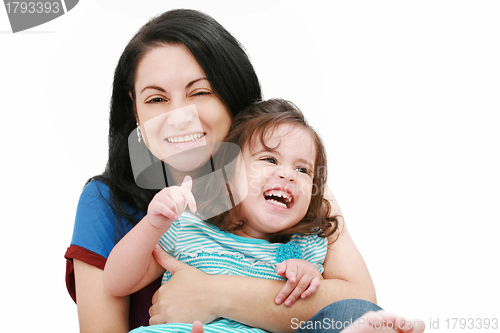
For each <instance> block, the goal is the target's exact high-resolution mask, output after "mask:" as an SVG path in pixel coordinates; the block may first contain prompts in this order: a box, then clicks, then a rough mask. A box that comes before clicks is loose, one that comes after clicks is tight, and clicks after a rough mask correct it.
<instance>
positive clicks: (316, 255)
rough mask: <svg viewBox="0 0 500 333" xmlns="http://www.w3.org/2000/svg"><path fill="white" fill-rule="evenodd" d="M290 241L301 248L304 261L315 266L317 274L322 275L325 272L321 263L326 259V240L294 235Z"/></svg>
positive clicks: (315, 236)
mask: <svg viewBox="0 0 500 333" xmlns="http://www.w3.org/2000/svg"><path fill="white" fill-rule="evenodd" d="M291 241H292V242H294V243H296V244H297V245H299V246H300V247H301V248H302V253H303V256H304V259H305V260H307V261H309V262H310V263H312V264H313V265H314V266H316V268H318V270H319V272H320V273H321V274H323V271H324V270H325V268H324V267H323V263H324V262H325V258H326V250H327V246H328V238H326V237H319V236H317V235H308V236H300V235H294V236H292V240H291Z"/></svg>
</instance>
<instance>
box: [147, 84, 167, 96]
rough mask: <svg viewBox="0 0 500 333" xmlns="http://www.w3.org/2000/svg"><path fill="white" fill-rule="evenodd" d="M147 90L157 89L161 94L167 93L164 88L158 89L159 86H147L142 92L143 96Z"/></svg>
mask: <svg viewBox="0 0 500 333" xmlns="http://www.w3.org/2000/svg"><path fill="white" fill-rule="evenodd" d="M146 89H155V90H159V91H161V92H166V91H165V89H163V88H162V87H158V86H146V87H144V89H142V90H141V94H142V93H143V92H144V90H146Z"/></svg>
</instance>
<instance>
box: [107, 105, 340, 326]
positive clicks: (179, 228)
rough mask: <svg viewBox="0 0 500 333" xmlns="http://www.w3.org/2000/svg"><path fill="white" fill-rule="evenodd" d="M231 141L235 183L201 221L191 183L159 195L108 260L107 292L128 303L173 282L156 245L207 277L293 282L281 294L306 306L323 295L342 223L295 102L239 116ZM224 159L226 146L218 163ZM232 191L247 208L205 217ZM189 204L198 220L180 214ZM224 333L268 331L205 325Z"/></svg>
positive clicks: (320, 153) (315, 141) (319, 150)
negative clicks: (155, 285) (237, 151)
mask: <svg viewBox="0 0 500 333" xmlns="http://www.w3.org/2000/svg"><path fill="white" fill-rule="evenodd" d="M227 142H230V143H233V144H237V145H238V146H239V147H241V153H242V160H240V161H239V162H237V163H236V166H235V168H233V169H231V170H226V171H228V174H227V175H226V176H225V177H228V178H229V179H232V181H233V182H232V183H231V184H232V185H231V186H228V187H227V188H226V182H224V183H221V182H220V181H214V182H213V183H212V185H211V187H210V190H211V191H212V194H213V196H212V197H213V202H205V203H200V211H201V213H198V214H195V213H196V212H197V207H196V204H197V203H196V202H195V200H194V197H193V195H192V193H191V191H190V190H191V180H190V179H189V177H186V179H185V181H184V182H183V184H182V185H181V186H173V187H169V188H165V189H163V190H162V191H160V192H159V193H158V194H157V195H156V196H155V197H154V199H153V200H152V202H151V203H150V205H149V207H148V212H147V215H146V217H145V218H144V219H143V220H141V221H140V222H139V223H138V224H137V225H136V226H135V227H134V228H133V229H132V230H131V231H130V232H129V233H128V234H127V235H126V236H125V237H123V238H122V240H121V241H120V242H119V243H118V244H117V245H116V246H115V247H114V249H113V251H112V252H111V254H110V255H109V258H108V260H107V263H106V267H105V270H104V279H105V285H106V288H107V289H108V290H109V291H110V293H111V294H113V295H115V296H124V295H129V294H131V293H133V292H135V291H136V290H139V289H141V288H142V287H144V286H145V285H147V284H149V283H150V282H151V281H153V280H155V279H156V278H158V277H159V276H160V275H161V274H164V276H163V282H165V281H167V280H168V279H169V278H170V277H171V274H170V273H169V272H165V269H164V268H162V267H161V266H160V265H158V264H157V262H156V261H155V259H154V258H153V255H152V252H153V250H154V249H155V246H156V244H157V243H158V242H159V244H160V246H161V247H162V249H163V250H164V251H166V252H167V253H169V254H171V255H173V256H175V257H176V258H178V259H179V260H181V261H183V262H185V263H187V264H189V265H191V266H194V267H196V268H198V269H200V270H202V271H204V272H206V273H209V274H231V275H243V276H251V277H260V278H265V279H275V280H287V283H286V284H285V286H284V287H283V289H282V291H286V293H291V294H295V295H297V296H298V297H301V298H306V297H308V296H310V295H312V294H313V293H314V292H315V291H316V290H317V288H318V286H319V281H320V279H322V276H321V273H323V270H324V267H323V262H324V261H325V257H326V253H327V246H328V241H327V238H326V237H328V236H329V235H331V234H333V233H334V232H335V231H336V230H337V219H336V217H330V206H329V203H328V201H327V200H325V199H323V194H324V185H325V184H326V155H325V149H324V146H323V143H322V141H321V139H320V138H319V136H318V135H317V134H316V132H315V131H314V130H313V129H312V128H311V127H310V126H309V125H308V124H307V122H306V120H305V118H304V116H303V115H302V113H301V112H300V110H298V109H297V108H296V107H295V106H294V105H293V104H292V103H290V102H287V101H283V100H269V101H265V102H259V103H256V104H254V105H252V106H251V107H250V108H249V109H247V110H246V111H245V112H242V113H241V114H240V115H238V117H236V118H235V119H234V122H233V125H232V127H231V129H230V131H229V134H228V138H227ZM224 155H225V151H224V147H223V148H221V149H220V152H219V153H218V156H219V157H220V160H222V161H223V160H225V158H224ZM215 164H216V165H217V163H215ZM241 174H243V175H245V177H240V175H241ZM217 175H218V173H214V177H217ZM221 184H223V185H222V186H221ZM228 191H229V196H227V197H226V198H225V199H226V200H232V196H240V197H241V198H243V197H244V199H243V201H242V202H241V203H240V204H239V205H237V206H236V207H235V208H234V209H230V210H229V211H226V212H224V213H222V214H220V215H217V216H215V217H214V218H211V219H209V220H208V221H205V220H204V219H202V217H203V216H210V215H207V214H210V211H211V209H215V208H214V205H217V203H218V202H220V198H221V197H224V195H223V194H224V193H227V192H228ZM186 206H188V207H189V209H190V210H191V212H192V213H189V212H184V210H185V208H186ZM183 212H184V213H183ZM181 214H182V215H181ZM207 292H210V291H209V290H207ZM214 297H217V295H214ZM191 327H192V325H191V324H162V325H155V326H151V327H143V328H138V329H137V330H136V331H134V332H147V331H148V330H151V332H152V331H154V332H183V331H186V332H189V331H190V330H191ZM221 331H228V332H229V331H230V332H235V331H240V332H263V331H262V330H260V329H256V328H251V327H248V326H246V325H243V324H241V323H238V322H235V321H232V320H229V319H224V318H220V319H218V320H216V321H214V322H212V323H210V324H207V325H205V332H221Z"/></svg>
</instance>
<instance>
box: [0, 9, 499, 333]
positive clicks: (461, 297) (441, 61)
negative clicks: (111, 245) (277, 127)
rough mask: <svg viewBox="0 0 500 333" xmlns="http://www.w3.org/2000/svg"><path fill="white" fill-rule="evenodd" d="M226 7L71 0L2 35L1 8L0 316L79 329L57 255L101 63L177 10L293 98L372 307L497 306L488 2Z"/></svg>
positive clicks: (429, 314) (92, 150)
mask: <svg viewBox="0 0 500 333" xmlns="http://www.w3.org/2000/svg"><path fill="white" fill-rule="evenodd" d="M233 3H236V2H233V1H141V2H139V1H136V2H131V1H130V2H127V4H124V2H123V1H118V0H114V1H110V0H106V1H104V0H100V1H94V0H84V1H80V3H79V4H78V5H77V6H76V7H75V8H74V9H73V10H71V11H70V12H68V13H67V14H66V15H64V16H62V17H60V18H58V19H56V20H54V21H52V22H49V23H46V24H44V25H41V26H38V27H35V28H32V29H30V30H28V31H25V32H21V33H16V34H12V33H11V32H10V25H9V23H8V19H7V14H6V12H5V11H4V10H3V9H2V10H0V32H1V33H0V50H1V51H0V110H1V117H2V120H3V124H2V126H1V130H0V142H1V143H0V145H1V152H2V162H1V177H2V180H1V184H2V186H1V188H2V191H3V192H4V195H3V199H2V200H1V201H0V202H1V207H2V211H1V212H2V231H1V233H0V253H1V256H2V258H1V261H0V265H1V267H2V274H1V275H0V279H1V280H0V281H1V289H2V296H1V301H0V302H1V303H2V305H3V308H4V310H2V311H1V312H0V318H1V319H0V322H1V323H2V324H1V326H2V328H1V330H2V331H7V330H8V328H13V327H15V326H17V325H20V327H25V328H24V329H23V328H20V331H26V332H28V331H30V332H31V331H33V328H35V327H36V328H40V329H41V330H42V331H46V330H47V329H48V328H49V327H52V330H51V331H53V332H76V331H77V330H78V323H77V315H76V306H75V305H74V304H73V302H72V300H71V298H70V297H69V296H68V294H67V292H66V287H65V283H64V272H65V260H64V258H63V255H64V252H65V250H66V248H67V246H69V244H70V240H71V234H72V228H73V221H74V215H75V209H76V205H77V200H78V197H79V194H80V192H81V190H82V187H83V185H84V183H85V181H86V180H87V179H88V178H89V177H91V176H93V175H96V174H98V173H101V172H102V171H103V169H104V166H105V163H106V160H107V129H108V126H107V121H108V112H109V108H108V105H109V98H110V95H111V84H112V76H113V71H114V67H115V65H116V62H117V60H118V57H119V56H120V54H121V51H122V50H123V48H124V46H125V45H126V43H127V42H128V40H129V39H130V38H131V37H132V35H133V34H134V33H135V32H136V31H137V30H138V29H139V27H140V26H141V25H142V24H144V23H145V22H146V21H147V20H148V19H149V18H150V17H151V16H153V15H155V14H157V13H160V12H163V11H165V10H168V9H171V8H179V7H187V8H194V9H199V10H202V11H204V12H206V13H208V14H210V15H211V16H213V17H214V18H215V19H217V20H218V21H219V22H220V23H221V24H222V25H224V26H225V27H226V28H227V29H228V30H229V31H230V32H231V33H233V34H234V35H235V36H236V38H237V39H239V40H240V42H241V43H242V44H243V45H244V47H245V48H246V50H247V51H248V53H249V55H250V57H251V59H252V62H253V63H254V65H255V68H256V70H257V73H258V75H259V78H260V80H261V84H262V86H263V89H264V94H265V96H264V97H265V98H271V97H283V98H286V99H289V100H291V101H293V102H295V103H296V104H297V105H298V106H299V107H300V108H301V109H302V110H303V111H304V113H305V114H306V116H307V118H308V119H309V120H310V123H311V124H312V125H313V126H314V127H315V128H316V129H317V130H318V131H319V133H320V134H321V135H322V137H323V138H324V140H325V142H326V146H327V148H328V153H329V163H330V164H329V171H330V180H329V184H330V186H331V188H332V189H333V192H334V193H335V195H336V197H337V199H338V201H339V203H340V206H341V208H342V210H343V213H344V216H345V218H346V221H347V225H348V227H349V229H350V232H351V234H352V237H353V238H354V240H355V242H356V244H357V246H358V247H359V249H360V250H361V252H362V254H363V256H364V258H365V260H366V263H367V265H368V267H369V269H370V272H371V274H372V277H373V280H374V282H375V285H376V288H377V294H378V301H379V304H380V305H381V306H382V307H383V308H385V309H386V310H388V311H391V312H397V313H400V314H402V315H404V316H407V317H420V318H422V319H424V320H425V322H426V323H427V325H429V322H430V321H431V320H432V321H433V322H435V321H436V320H437V319H439V320H440V322H439V324H440V330H441V331H447V330H446V321H445V320H446V319H447V318H453V317H457V318H486V317H489V318H492V317H495V316H496V317H497V318H500V306H499V305H498V304H499V303H498V298H499V296H500V293H499V287H498V281H500V273H499V271H500V270H499V264H498V262H499V260H498V255H499V253H500V247H499V245H498V240H497V238H498V237H499V236H498V232H499V227H498V224H499V223H500V212H499V207H500V205H499V203H500V175H499V170H500V154H499V153H500V151H499V150H500V149H499V148H500V131H499V127H500V126H499V125H500V120H499V114H500V96H499V89H500V61H499V59H500V20H499V17H500V3H499V2H497V1H472V0H471V1H440V0H436V1H332V2H330V1H328V2H327V1H322V2H320V1H293V2H291V1H271V0H268V1H252V2H245V3H243V4H240V3H239V2H238V6H239V8H235V7H234V6H235V5H233ZM27 324H29V326H32V328H30V329H28V328H26V326H25V325H27ZM434 325H435V323H434ZM434 327H435V328H437V327H436V326H434ZM458 328H459V327H458V326H457V327H456V329H455V330H453V331H454V332H462V331H464V332H465V331H469V332H475V331H485V330H474V329H464V330H460V329H458ZM433 330H436V329H430V328H429V330H428V331H433ZM449 331H452V330H451V329H450V330H449Z"/></svg>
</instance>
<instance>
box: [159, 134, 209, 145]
mask: <svg viewBox="0 0 500 333" xmlns="http://www.w3.org/2000/svg"><path fill="white" fill-rule="evenodd" d="M204 136H205V133H196V134H191V135H185V136H178V137H171V138H165V141H167V142H170V143H184V142H191V141H195V140H198V139H200V138H202V137H204Z"/></svg>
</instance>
